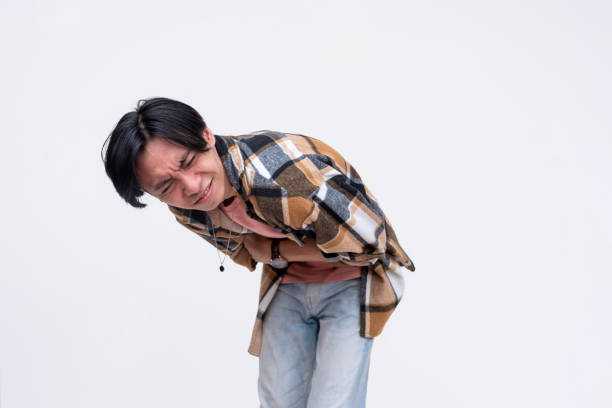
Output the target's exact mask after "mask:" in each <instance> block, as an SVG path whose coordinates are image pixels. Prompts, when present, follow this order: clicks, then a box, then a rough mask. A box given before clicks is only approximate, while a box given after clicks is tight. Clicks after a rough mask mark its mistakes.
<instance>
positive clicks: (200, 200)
mask: <svg viewBox="0 0 612 408" xmlns="http://www.w3.org/2000/svg"><path fill="white" fill-rule="evenodd" d="M211 191H212V179H211V180H210V183H209V184H208V186H207V187H206V189H204V192H203V193H202V195H201V196H199V197H198V199H197V200H196V202H195V203H194V204H202V203H203V202H204V201H206V200H208V197H210V193H211Z"/></svg>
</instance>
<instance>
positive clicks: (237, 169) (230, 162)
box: [214, 135, 248, 202]
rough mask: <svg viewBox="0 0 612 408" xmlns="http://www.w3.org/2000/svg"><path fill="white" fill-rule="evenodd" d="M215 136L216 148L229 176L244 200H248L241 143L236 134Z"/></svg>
mask: <svg viewBox="0 0 612 408" xmlns="http://www.w3.org/2000/svg"><path fill="white" fill-rule="evenodd" d="M214 136H215V149H217V154H218V155H219V157H220V158H221V163H222V164H223V167H224V168H225V172H226V173H227V178H228V179H229V182H230V183H231V184H232V186H233V187H234V188H235V189H236V191H238V194H240V197H241V198H242V200H243V201H245V202H247V195H248V194H247V192H246V191H245V190H244V188H243V185H246V184H247V183H246V180H244V177H245V174H244V154H243V152H242V151H241V150H240V145H239V144H238V143H237V142H236V139H235V136H221V135H214Z"/></svg>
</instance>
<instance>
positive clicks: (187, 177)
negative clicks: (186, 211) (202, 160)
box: [181, 173, 202, 197]
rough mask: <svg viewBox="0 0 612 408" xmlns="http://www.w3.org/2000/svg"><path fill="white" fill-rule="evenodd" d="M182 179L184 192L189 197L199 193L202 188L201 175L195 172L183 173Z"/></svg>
mask: <svg viewBox="0 0 612 408" xmlns="http://www.w3.org/2000/svg"><path fill="white" fill-rule="evenodd" d="M181 181H182V182H183V192H184V193H185V195H186V196H188V197H190V196H193V195H194V194H197V193H199V192H200V189H201V188H202V183H201V180H200V177H198V176H197V175H195V174H190V173H187V174H183V177H182V180H181Z"/></svg>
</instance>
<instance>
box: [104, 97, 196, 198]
mask: <svg viewBox="0 0 612 408" xmlns="http://www.w3.org/2000/svg"><path fill="white" fill-rule="evenodd" d="M204 129H206V123H205V122H204V119H202V116H201V115H200V114H199V113H198V112H197V111H196V110H195V109H193V108H192V107H191V106H189V105H186V104H184V103H182V102H179V101H175V100H172V99H168V98H149V99H141V100H139V101H138V103H137V105H136V109H135V110H134V111H131V112H128V113H126V114H125V115H123V116H122V117H121V119H120V120H119V122H118V123H117V126H115V128H114V129H113V131H112V132H111V133H110V135H109V136H108V137H107V138H106V141H105V142H104V144H103V145H102V153H101V154H102V161H103V162H104V168H105V170H106V174H107V175H108V177H109V178H110V179H111V181H112V182H113V185H114V186H115V190H117V193H119V195H120V196H121V197H122V198H123V199H124V200H125V201H127V202H128V203H129V204H130V205H131V206H133V207H136V208H143V207H146V204H143V203H142V202H140V201H139V200H138V198H139V197H141V196H142V195H143V193H144V191H143V189H142V186H140V183H138V180H137V179H136V174H135V169H136V158H137V157H138V154H139V153H140V152H142V150H143V148H144V146H145V144H146V143H147V141H149V140H151V139H153V138H160V139H165V140H166V141H168V142H171V143H176V144H179V145H181V146H185V147H187V148H189V149H193V150H197V151H205V150H207V148H208V146H207V143H206V141H205V140H204V137H203V135H202V132H203V131H204ZM105 146H106V151H104V150H105V149H104V148H105Z"/></svg>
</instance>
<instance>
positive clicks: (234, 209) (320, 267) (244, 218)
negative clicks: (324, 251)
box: [219, 197, 361, 283]
mask: <svg viewBox="0 0 612 408" xmlns="http://www.w3.org/2000/svg"><path fill="white" fill-rule="evenodd" d="M219 209H220V210H221V211H223V212H224V213H225V215H227V216H228V217H230V219H233V220H234V222H236V223H238V224H240V225H242V226H243V227H245V228H247V229H248V230H249V231H251V232H254V233H256V234H259V235H263V236H264V237H268V238H286V237H285V235H283V234H281V233H280V232H278V231H277V230H275V229H274V228H272V227H271V226H269V225H267V224H264V223H262V222H259V221H257V220H254V219H253V218H251V217H249V216H248V215H247V213H246V210H245V209H244V206H243V205H242V202H241V201H240V200H236V199H234V198H233V197H232V198H230V199H227V200H225V201H224V202H223V203H222V204H220V205H219ZM360 276H361V267H359V266H350V265H347V266H336V265H334V264H332V263H331V262H327V261H311V262H310V261H309V262H290V263H289V267H288V268H287V272H286V273H285V275H284V276H283V278H282V280H281V283H296V282H304V283H329V282H337V281H343V280H349V279H355V278H359V277H360Z"/></svg>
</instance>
